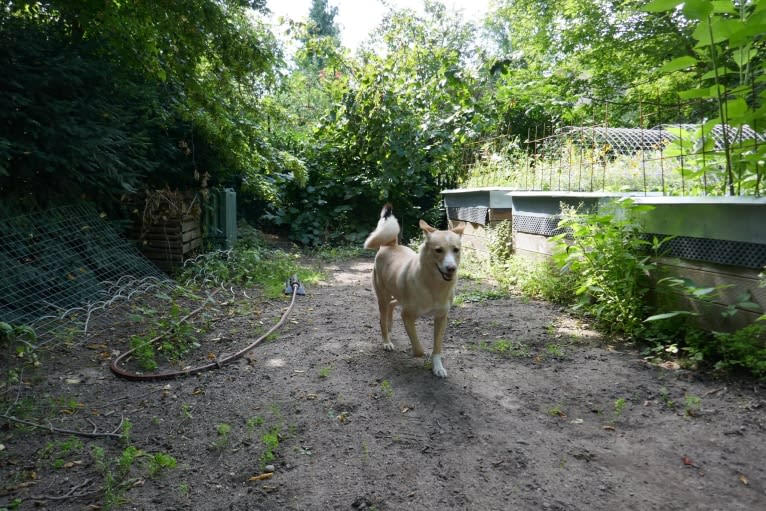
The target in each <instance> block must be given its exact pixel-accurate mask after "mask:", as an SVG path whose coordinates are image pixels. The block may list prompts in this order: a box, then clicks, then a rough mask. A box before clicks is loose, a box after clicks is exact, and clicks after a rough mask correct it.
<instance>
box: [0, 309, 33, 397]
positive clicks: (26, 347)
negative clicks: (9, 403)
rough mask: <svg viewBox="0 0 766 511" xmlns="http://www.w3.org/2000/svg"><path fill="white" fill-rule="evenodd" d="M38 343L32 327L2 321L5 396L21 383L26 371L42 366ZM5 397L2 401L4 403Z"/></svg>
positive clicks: (0, 349)
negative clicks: (36, 343)
mask: <svg viewBox="0 0 766 511" xmlns="http://www.w3.org/2000/svg"><path fill="white" fill-rule="evenodd" d="M36 341H37V335H36V334H35V331H34V329H32V328H31V327H29V326H27V325H11V324H9V323H6V322H4V321H0V361H2V362H3V363H2V365H3V366H4V367H5V389H4V391H3V392H4V394H6V393H8V392H10V390H11V385H16V384H19V383H21V375H22V373H23V372H24V370H25V369H27V368H32V369H34V368H36V367H39V366H40V360H39V356H38V350H37V347H36V346H35V342H36ZM5 397H6V396H5V395H3V396H2V397H1V398H0V401H4V398H5Z"/></svg>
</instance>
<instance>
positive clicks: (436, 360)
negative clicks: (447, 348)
mask: <svg viewBox="0 0 766 511" xmlns="http://www.w3.org/2000/svg"><path fill="white" fill-rule="evenodd" d="M431 371H432V372H433V373H434V376H436V377H437V378H446V377H447V370H446V369H444V366H443V365H442V356H441V355H433V356H432V357H431Z"/></svg>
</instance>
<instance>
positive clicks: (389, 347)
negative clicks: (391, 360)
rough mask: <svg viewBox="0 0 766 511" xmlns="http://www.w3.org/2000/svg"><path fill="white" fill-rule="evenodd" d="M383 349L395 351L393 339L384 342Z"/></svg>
mask: <svg viewBox="0 0 766 511" xmlns="http://www.w3.org/2000/svg"><path fill="white" fill-rule="evenodd" d="M383 349H384V350H386V351H394V343H392V342H391V341H389V342H384V343H383Z"/></svg>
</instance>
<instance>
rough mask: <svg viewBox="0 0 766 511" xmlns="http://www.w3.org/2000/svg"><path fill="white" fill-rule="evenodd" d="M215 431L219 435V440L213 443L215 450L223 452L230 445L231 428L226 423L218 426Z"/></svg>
mask: <svg viewBox="0 0 766 511" xmlns="http://www.w3.org/2000/svg"><path fill="white" fill-rule="evenodd" d="M215 431H216V433H217V435H218V439H217V440H216V441H215V442H214V443H213V447H214V448H215V449H218V450H222V449H224V448H226V446H228V445H229V440H230V438H229V435H230V433H231V426H230V425H229V424H226V423H222V424H217V425H216V427H215Z"/></svg>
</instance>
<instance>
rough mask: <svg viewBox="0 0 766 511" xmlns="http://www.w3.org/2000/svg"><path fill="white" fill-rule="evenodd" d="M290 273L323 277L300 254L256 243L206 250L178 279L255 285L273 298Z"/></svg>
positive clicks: (305, 278) (194, 282)
mask: <svg viewBox="0 0 766 511" xmlns="http://www.w3.org/2000/svg"><path fill="white" fill-rule="evenodd" d="M291 275H297V276H298V280H300V281H301V282H302V283H304V284H312V283H316V282H317V281H319V280H320V279H321V278H322V274H321V272H319V271H317V270H315V269H313V268H312V267H310V266H308V265H305V264H303V263H302V262H301V260H300V255H299V254H295V253H287V252H284V251H282V250H276V249H269V248H267V247H265V246H262V245H256V246H252V247H250V248H245V247H240V246H237V247H235V248H234V249H232V250H228V251H219V252H210V253H208V254H205V255H204V256H203V257H200V258H198V259H196V260H195V261H194V262H192V263H191V264H189V265H187V267H186V269H185V270H184V272H183V273H182V274H181V276H180V277H179V280H180V281H181V282H185V283H186V285H188V286H200V285H210V286H219V285H222V284H228V285H231V284H236V285H241V286H256V285H257V286H261V287H263V288H264V292H265V294H266V295H267V296H269V297H272V298H274V297H278V296H281V295H282V294H283V293H284V288H285V281H286V279H288V278H289V277H290V276H291Z"/></svg>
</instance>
